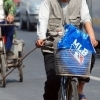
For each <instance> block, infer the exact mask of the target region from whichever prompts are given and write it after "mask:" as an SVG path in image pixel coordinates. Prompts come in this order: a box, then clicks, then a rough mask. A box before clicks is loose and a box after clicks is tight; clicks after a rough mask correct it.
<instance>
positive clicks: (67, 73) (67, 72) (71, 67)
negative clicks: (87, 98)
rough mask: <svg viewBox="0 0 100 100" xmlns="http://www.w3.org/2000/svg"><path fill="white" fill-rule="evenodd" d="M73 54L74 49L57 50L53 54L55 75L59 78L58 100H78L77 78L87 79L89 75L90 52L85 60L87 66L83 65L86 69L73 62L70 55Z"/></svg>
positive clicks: (73, 59)
mask: <svg viewBox="0 0 100 100" xmlns="http://www.w3.org/2000/svg"><path fill="white" fill-rule="evenodd" d="M73 52H76V51H75V50H74V49H61V50H57V51H56V54H55V71H56V74H57V75H60V76H61V87H60V90H59V97H58V98H59V99H58V100H79V95H78V80H77V78H78V77H89V75H90V64H91V56H92V53H91V52H90V53H89V54H88V59H86V60H87V64H85V66H86V67H83V68H82V66H81V64H79V62H78V61H76V62H77V63H76V62H75V58H74V57H73V55H72V54H71V53H73ZM67 55H68V56H67ZM70 60H72V62H71V61H70ZM68 63H69V64H68ZM77 64H78V65H77ZM77 66H79V67H77ZM80 67H81V68H80ZM75 68H77V70H76V69H75ZM78 68H79V69H78Z"/></svg>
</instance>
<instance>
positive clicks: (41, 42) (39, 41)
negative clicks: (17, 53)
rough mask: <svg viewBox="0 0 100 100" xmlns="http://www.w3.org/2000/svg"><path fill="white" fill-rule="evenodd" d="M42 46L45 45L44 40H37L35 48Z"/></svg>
mask: <svg viewBox="0 0 100 100" xmlns="http://www.w3.org/2000/svg"><path fill="white" fill-rule="evenodd" d="M44 44H45V40H44V39H39V40H37V41H36V43H35V45H36V47H38V48H39V47H41V46H43V45H44Z"/></svg>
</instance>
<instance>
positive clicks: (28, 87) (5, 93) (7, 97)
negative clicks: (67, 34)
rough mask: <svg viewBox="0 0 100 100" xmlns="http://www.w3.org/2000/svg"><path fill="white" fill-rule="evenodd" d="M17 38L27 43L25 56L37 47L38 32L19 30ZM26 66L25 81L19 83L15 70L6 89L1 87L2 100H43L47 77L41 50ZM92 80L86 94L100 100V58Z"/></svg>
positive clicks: (35, 53)
mask: <svg viewBox="0 0 100 100" xmlns="http://www.w3.org/2000/svg"><path fill="white" fill-rule="evenodd" d="M17 37H18V38H19V39H23V40H24V41H25V49H24V54H25V55H26V54H27V53H28V52H29V51H31V50H32V49H33V48H34V47H35V45H34V43H35V40H36V39H37V36H36V32H27V31H22V30H19V29H17ZM24 65H25V67H24V69H23V75H24V81H23V82H22V83H20V82H18V80H19V76H18V70H17V69H15V70H14V71H13V72H12V73H11V74H10V75H9V76H8V77H7V78H6V80H7V85H6V88H2V87H0V100H43V97H42V95H43V91H44V81H45V80H46V75H45V70H44V64H43V57H42V54H41V51H40V49H37V50H35V51H34V52H33V53H31V54H30V55H29V56H28V57H27V58H25V59H24ZM9 71H10V70H9ZM91 78H92V79H91V81H90V83H88V84H86V86H85V90H84V93H85V94H86V96H87V98H88V100H100V58H97V59H96V63H95V67H94V69H93V72H92V76H91Z"/></svg>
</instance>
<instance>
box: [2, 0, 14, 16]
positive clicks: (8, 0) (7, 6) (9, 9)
mask: <svg viewBox="0 0 100 100" xmlns="http://www.w3.org/2000/svg"><path fill="white" fill-rule="evenodd" d="M4 10H5V13H6V15H8V14H11V15H12V16H15V14H16V6H15V3H14V2H13V0H4Z"/></svg>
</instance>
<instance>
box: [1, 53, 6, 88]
mask: <svg viewBox="0 0 100 100" xmlns="http://www.w3.org/2000/svg"><path fill="white" fill-rule="evenodd" d="M5 75H6V61H5V57H4V55H3V54H1V77H2V79H3V78H4V77H5ZM2 86H3V87H6V79H4V80H3V81H2Z"/></svg>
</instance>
